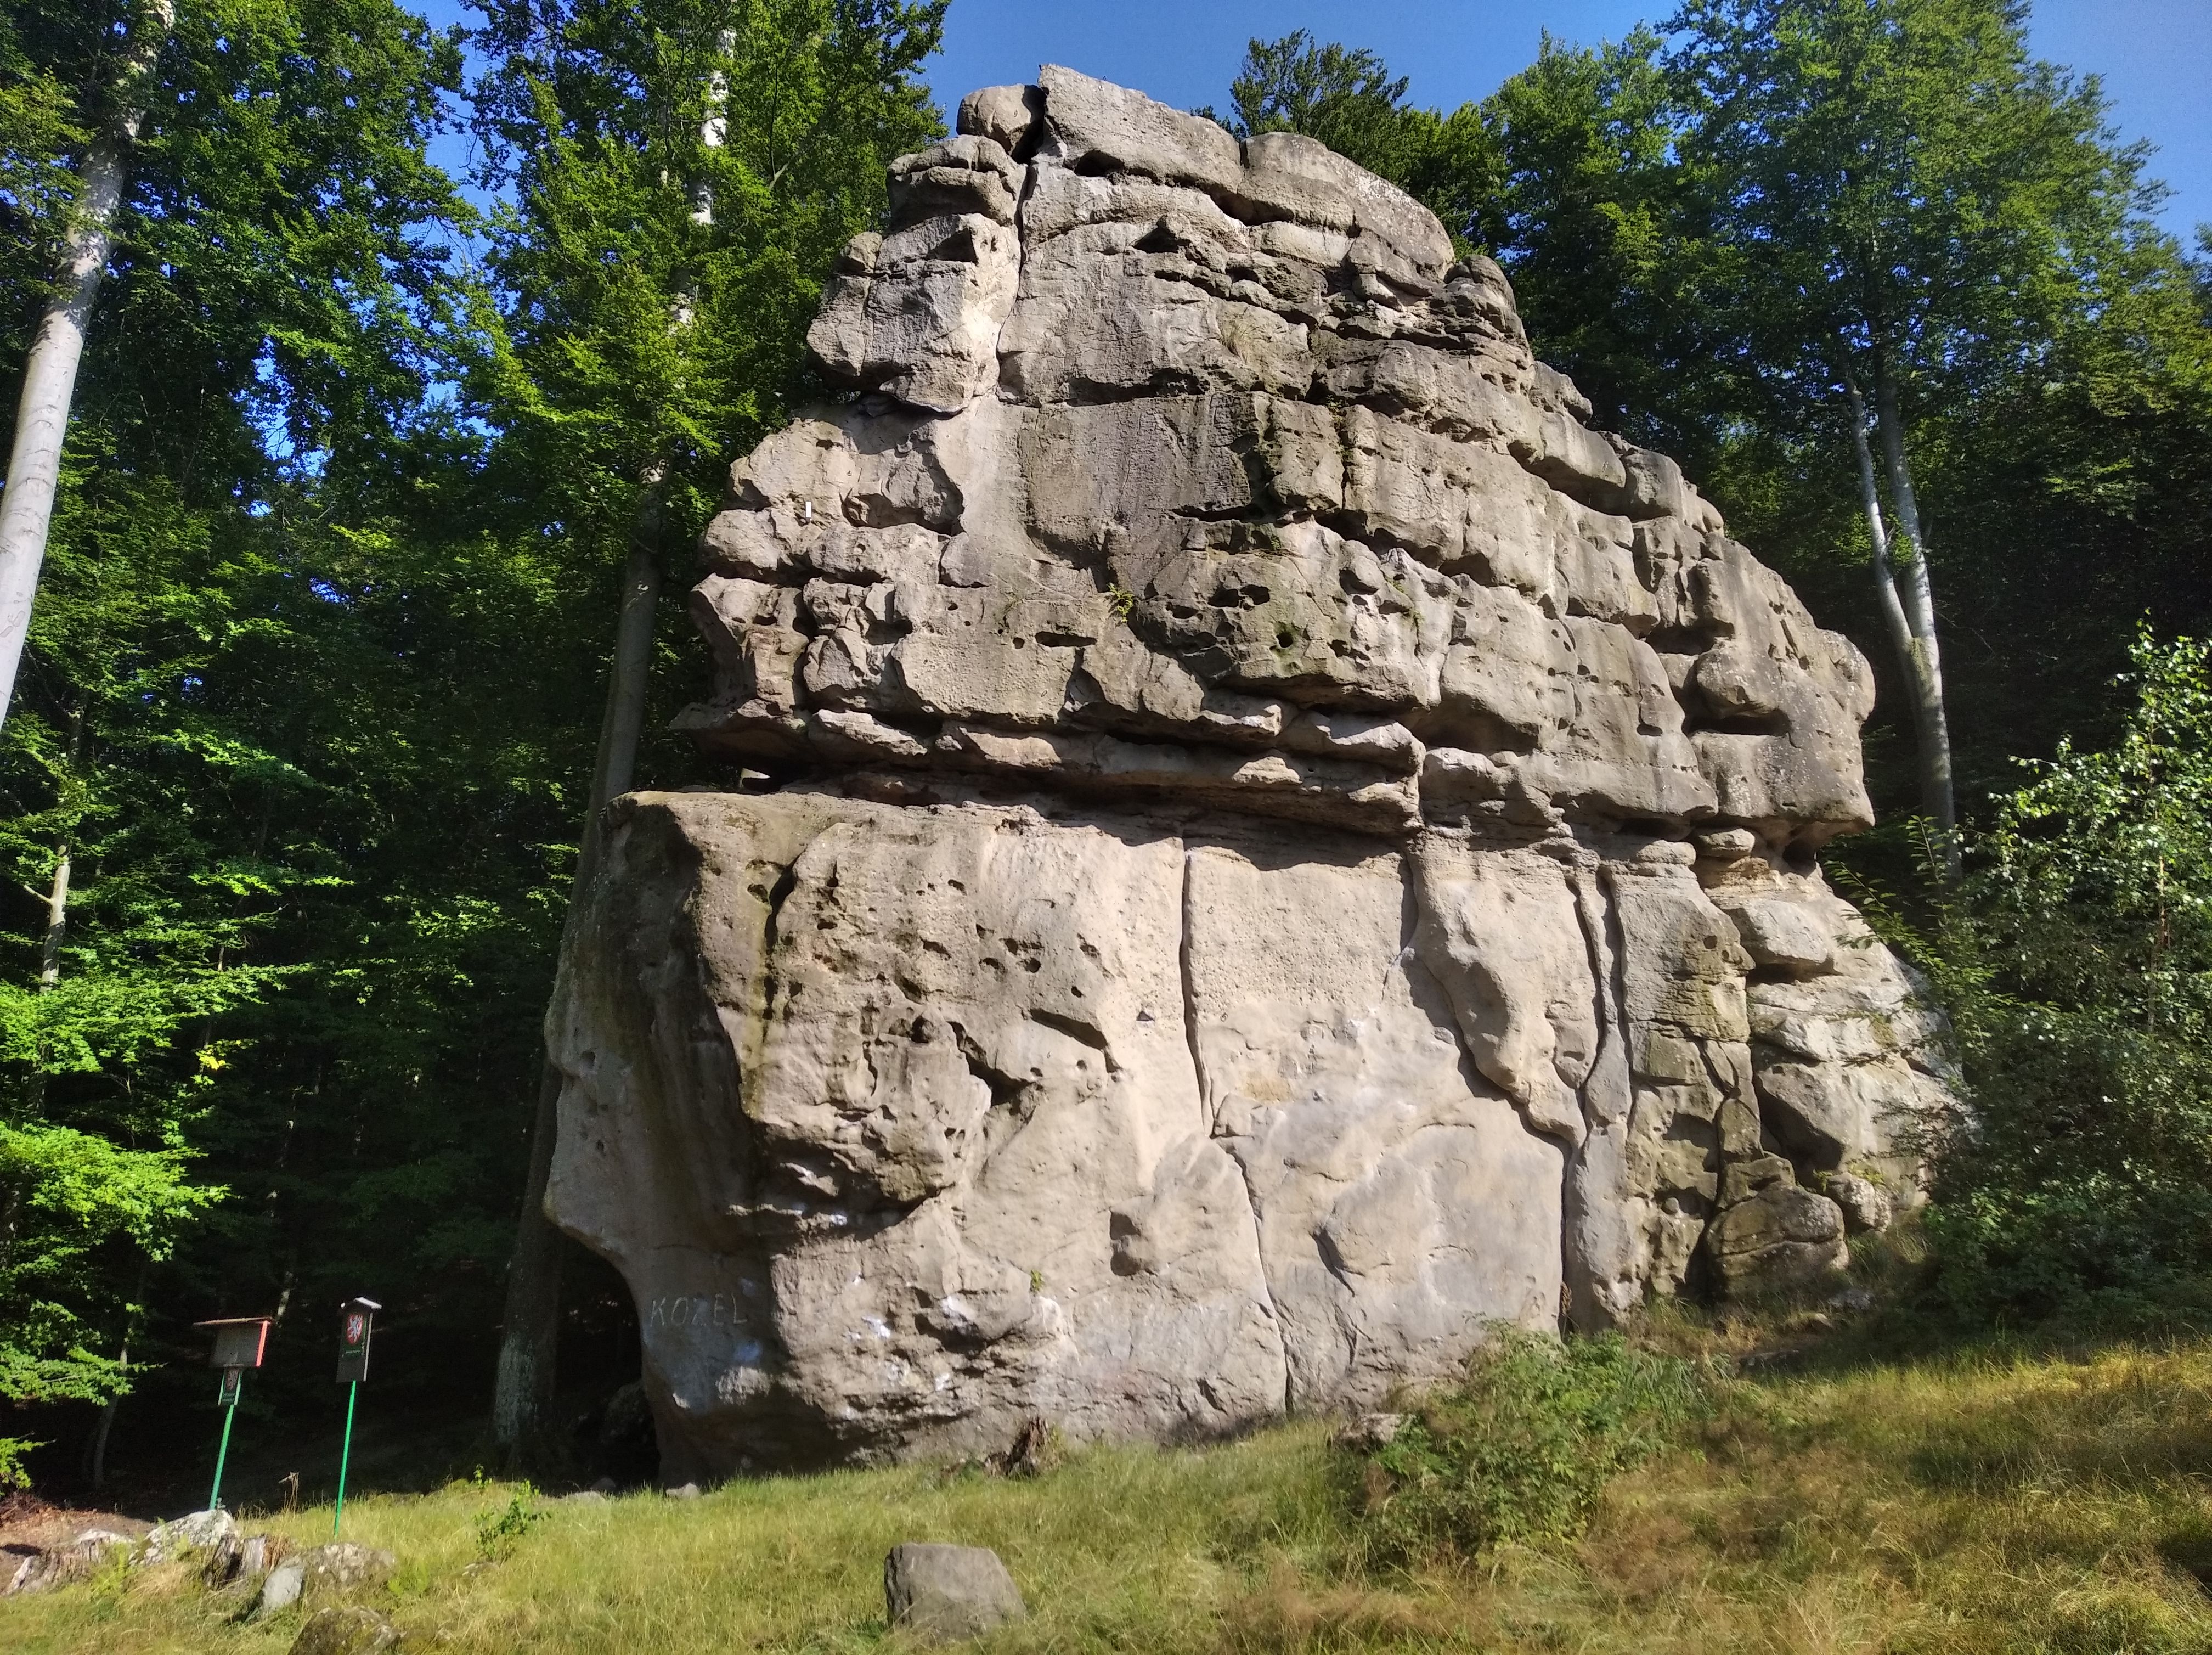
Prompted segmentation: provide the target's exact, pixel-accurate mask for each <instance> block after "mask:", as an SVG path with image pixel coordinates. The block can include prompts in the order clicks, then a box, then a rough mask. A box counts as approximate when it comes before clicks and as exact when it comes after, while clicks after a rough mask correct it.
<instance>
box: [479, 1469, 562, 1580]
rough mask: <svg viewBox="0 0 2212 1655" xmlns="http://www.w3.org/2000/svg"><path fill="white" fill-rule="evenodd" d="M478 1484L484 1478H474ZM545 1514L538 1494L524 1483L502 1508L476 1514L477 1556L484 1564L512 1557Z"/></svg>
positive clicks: (487, 1509)
mask: <svg viewBox="0 0 2212 1655" xmlns="http://www.w3.org/2000/svg"><path fill="white" fill-rule="evenodd" d="M477 1481H478V1482H479V1483H481V1482H483V1474H482V1473H481V1472H479V1473H478V1474H477ZM545 1517H546V1513H545V1512H544V1510H543V1509H542V1508H541V1507H540V1506H538V1490H537V1489H536V1488H533V1487H532V1485H531V1484H530V1483H528V1482H524V1483H522V1484H521V1485H520V1487H518V1488H516V1489H515V1490H514V1492H513V1493H512V1494H509V1495H508V1496H507V1504H506V1505H505V1506H497V1507H491V1506H487V1507H485V1508H484V1509H483V1510H482V1511H480V1512H477V1519H476V1530H477V1558H478V1559H479V1560H481V1561H483V1562H486V1563H496V1562H499V1561H501V1560H503V1559H506V1558H509V1557H512V1556H513V1555H514V1549H515V1548H516V1547H518V1546H520V1544H521V1543H522V1542H524V1541H525V1540H526V1539H528V1538H529V1536H530V1531H531V1530H532V1529H534V1528H536V1527H537V1526H538V1524H541V1523H543V1522H544V1521H545Z"/></svg>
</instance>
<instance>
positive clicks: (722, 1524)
mask: <svg viewBox="0 0 2212 1655" xmlns="http://www.w3.org/2000/svg"><path fill="white" fill-rule="evenodd" d="M2209 1473H2212V1344H2204V1345H2196V1346H2191V1347H2186V1348H2179V1349H2175V1350H2171V1351H2162V1352H2159V1351H2144V1350H2130V1351H2120V1352H2107V1353H2106V1354H2100V1355H2097V1356H2095V1357H2093V1358H2091V1359H2089V1360H2082V1361H2078V1362H2077V1361H2069V1360H2064V1359H2062V1358H2049V1357H2045V1358H2039V1359H2034V1360H2027V1359H2021V1360H1988V1359H1982V1360H1949V1361H1947V1362H1943V1363H1940V1364H1933V1365H1921V1366H1880V1365H1876V1366H1867V1367H1863V1368H1860V1369H1858V1370H1857V1371H1854V1372H1839V1373H1838V1374H1835V1375H1832V1376H1829V1377H1820V1376H1812V1375H1808V1376H1800V1377H1795V1378H1770V1379H1766V1380H1762V1381H1759V1382H1756V1383H1751V1382H1746V1383H1741V1384H1736V1385H1734V1386H1731V1387H1730V1390H1729V1395H1728V1396H1727V1399H1726V1401H1725V1402H1724V1405H1723V1409H1722V1410H1721V1413H1720V1415H1719V1417H1718V1420H1717V1422H1716V1423H1715V1424H1714V1425H1713V1426H1712V1427H1711V1428H1710V1429H1709V1430H1707V1431H1706V1433H1705V1435H1704V1437H1703V1439H1702V1440H1701V1441H1700V1442H1699V1443H1698V1444H1697V1445H1694V1446H1692V1447H1688V1448H1686V1449H1684V1450H1683V1451H1679V1452H1677V1453H1674V1454H1672V1455H1670V1456H1668V1457H1667V1458H1665V1459H1663V1460H1661V1461H1657V1462H1655V1463H1652V1464H1650V1465H1649V1466H1647V1467H1646V1468H1645V1469H1643V1470H1641V1471H1638V1472H1636V1473H1633V1474H1632V1475H1630V1476H1626V1477H1623V1478H1621V1479H1620V1480H1618V1481H1617V1482H1615V1483H1614V1484H1613V1486H1612V1487H1611V1488H1610V1489H1609V1490H1608V1492H1607V1496H1606V1499H1605V1500H1604V1502H1603V1504H1602V1506H1601V1508H1600V1511H1599V1512H1598V1514H1597V1518H1596V1520H1595V1523H1594V1524H1593V1525H1592V1527H1591V1529H1590V1530H1589V1535H1588V1536H1587V1537H1586V1538H1585V1539H1584V1540H1583V1542H1581V1543H1580V1544H1579V1545H1577V1546H1575V1547H1572V1548H1561V1549H1553V1550H1549V1551H1542V1550H1522V1549H1507V1550H1505V1551H1504V1552H1502V1553H1501V1554H1499V1555H1495V1556H1492V1557H1491V1558H1488V1559H1486V1560H1485V1561H1484V1562H1483V1563H1482V1564H1480V1565H1479V1566H1477V1567H1471V1568H1466V1569H1462V1570H1452V1569H1448V1568H1442V1567H1439V1568H1437V1569H1436V1570H1433V1571H1431V1572H1429V1573H1424V1574H1421V1575H1419V1576H1415V1577H1410V1578H1408V1577H1402V1576H1401V1577H1398V1578H1395V1579H1386V1580H1381V1581H1376V1580H1363V1579H1361V1577H1360V1576H1359V1575H1358V1573H1357V1571H1356V1569H1354V1568H1353V1567H1352V1561H1351V1560H1352V1558H1353V1556H1354V1555H1355V1552H1356V1543H1357V1542H1356V1533H1355V1531H1353V1530H1350V1529H1348V1528H1347V1527H1346V1522H1345V1520H1344V1519H1343V1518H1340V1517H1339V1516H1338V1515H1337V1513H1338V1512H1340V1509H1341V1508H1340V1506H1339V1505H1338V1503H1337V1501H1336V1500H1334V1498H1333V1496H1332V1494H1331V1488H1332V1483H1331V1473H1330V1470H1329V1465H1328V1453H1327V1451H1326V1449H1325V1447H1324V1445H1323V1440H1322V1434H1321V1433H1320V1432H1319V1430H1318V1429H1317V1428H1316V1427H1310V1426H1297V1427H1285V1428H1283V1429H1280V1430H1276V1431H1273V1432H1269V1433H1265V1434H1263V1435H1261V1436H1259V1437H1256V1438H1254V1439H1250V1440H1249V1441H1245V1442H1243V1443H1238V1444H1234V1445H1225V1446H1222V1447H1218V1448H1215V1449H1212V1450H1209V1451H1203V1452H1197V1451H1145V1450H1110V1451H1109V1450H1098V1451H1085V1452H1082V1453H1079V1454H1076V1455H1074V1456H1073V1457H1070V1458H1069V1459H1068V1461H1067V1462H1066V1463H1063V1464H1062V1465H1060V1467H1058V1468H1057V1469H1054V1470H1053V1471H1051V1472H1049V1473H1048V1475H1046V1476H1044V1477H1042V1478H1041V1479H1038V1480H1036V1481H1031V1482H995V1481H991V1480H987V1479H985V1478H983V1477H981V1476H978V1475H976V1474H974V1473H972V1472H971V1473H965V1474H961V1475H957V1476H950V1477H947V1476H940V1475H939V1474H937V1473H933V1472H931V1471H928V1470H924V1469H902V1470H892V1471H879V1472H854V1473H845V1474H839V1475H836V1476H822V1477H815V1478H804V1479H787V1480H775V1481H767V1482H752V1483H743V1484H733V1485H732V1486H730V1487H728V1488H723V1489H721V1490H720V1491H718V1492H715V1493H714V1494H708V1496H707V1497H705V1498H704V1499H702V1500H697V1501H684V1502H678V1501H671V1500H663V1499H660V1498H659V1497H658V1496H655V1495H640V1496H634V1497H629V1498H625V1499H621V1500H611V1501H608V1502H605V1503H603V1504H594V1503H571V1504H559V1503H549V1504H548V1505H547V1506H545V1507H544V1509H546V1510H547V1511H548V1512H550V1515H549V1516H548V1517H547V1518H546V1519H545V1520H544V1522H542V1523H541V1524H538V1525H537V1526H535V1527H534V1528H533V1529H532V1530H531V1531H530V1532H529V1533H527V1534H526V1536H524V1537H523V1538H522V1539H521V1540H520V1542H517V1543H516V1544H515V1546H514V1548H513V1552H512V1555H509V1556H507V1558H506V1559H505V1560H504V1561H497V1562H492V1563H479V1562H478V1561H477V1551H478V1541H477V1519H478V1517H479V1515H480V1514H481V1513H483V1512H487V1511H488V1510H489V1509H491V1508H495V1507H498V1506H503V1505H504V1503H505V1502H506V1500H507V1497H508V1494H509V1493H510V1492H511V1491H509V1490H506V1489H502V1488H496V1487H494V1488H471V1487H469V1486H465V1485H456V1486H454V1487H453V1488H448V1489H447V1490H445V1491H443V1492H441V1493H438V1494H430V1495H427V1496H422V1497H397V1496H393V1497H379V1498H370V1499H365V1500H357V1501H355V1502H352V1503H350V1504H349V1506H348V1510H347V1524H346V1526H347V1537H348V1538H349V1539H358V1540H362V1541H366V1542H370V1543H373V1544H375V1545H380V1546H386V1547H389V1548H391V1549H392V1550H394V1551H396V1552H397V1553H398V1555H399V1556H400V1557H401V1559H402V1568H401V1573H400V1576H399V1578H398V1580H397V1581H396V1582H395V1583H394V1588H393V1591H392V1594H391V1595H390V1596H389V1597H388V1598H387V1599H386V1607H387V1608H388V1609H390V1611H391V1612H392V1615H394V1616H395V1618H396V1619H397V1620H398V1622H399V1623H400V1625H401V1626H402V1627H403V1628H404V1629H405V1630H406V1631H407V1632H408V1633H409V1634H410V1642H411V1643H412V1645H413V1646H414V1647H416V1648H417V1649H425V1648H431V1649H440V1650H452V1651H455V1652H484V1655H513V1652H516V1651H519V1650H525V1649H526V1650H530V1651H533V1652H540V1651H561V1652H568V1651H575V1652H602V1651H604V1652H609V1655H614V1652H622V1655H643V1652H654V1655H660V1652H667V1655H692V1652H700V1655H704V1652H708V1651H714V1652H725V1651H729V1650H743V1649H746V1648H759V1649H771V1650H794V1651H795V1650H811V1651H821V1652H825V1655H826V1652H836V1651H842V1650H847V1649H859V1648H865V1647H869V1646H875V1645H878V1644H879V1643H882V1642H884V1640H885V1634H884V1628H883V1625H882V1619H881V1617H882V1612H883V1600H882V1595H881V1585H880V1573H879V1569H880V1565H881V1560H882V1557H883V1554H884V1551H885V1550H886V1549H888V1548H889V1547H890V1545H891V1544H893V1543H894V1542H897V1541H900V1540H904V1539H941V1540H956V1541H962V1542H970V1543H975V1544H982V1545H989V1546H994V1547H996V1548H997V1549H999V1551H1000V1554H1001V1555H1003V1556H1004V1557H1005V1558H1006V1561H1007V1562H1008V1564H1009V1566H1010V1567H1012V1571H1013V1573H1014V1575H1015V1578H1016V1579H1018V1581H1019V1582H1020V1584H1021V1585H1022V1587H1023V1589H1024V1591H1025V1592H1026V1594H1027V1595H1028V1597H1029V1600H1030V1605H1031V1608H1032V1609H1033V1610H1034V1611H1035V1618H1034V1619H1033V1620H1032V1621H1031V1622H1029V1623H1028V1624H1027V1625H1026V1626H1025V1627H1023V1628H1018V1629H1015V1630H1012V1631H1010V1632H1008V1633H1006V1634H1003V1635H1002V1636H1001V1637H1000V1638H999V1639H998V1640H994V1642H993V1643H992V1644H990V1645H989V1646H987V1648H988V1649H989V1650H991V1651H993V1652H996V1651H999V1650H1005V1651H1014V1650H1022V1651H1030V1650H1035V1651H1054V1652H1076V1651H1089V1650H1107V1649H1112V1650H1127V1651H1132V1652H1145V1655H1173V1652H1179V1651H1184V1650H1191V1651H1200V1650H1203V1651H1225V1652H1259V1651H1275V1650H1291V1649H1297V1650H1312V1651H1323V1650H1339V1649H1344V1650H1349V1649H1379V1648H1408V1649H1431V1648H1437V1649H1440V1648H1454V1649H1459V1648H1468V1649H1478V1648H1479V1649H1489V1648H1514V1649H1572V1650H1577V1651H1589V1652H1600V1651H1611V1650H1623V1651H1626V1650H1634V1651H1636V1652H1638V1655H1671V1652H1675V1651H1682V1652H1690V1651H1696V1652H1699V1655H1722V1652H1731V1651H1738V1650H1742V1651H1753V1650H1757V1651H1770V1650H1778V1651H1806V1652H1814V1651H1820V1652H1826V1651H1845V1650H1851V1651H1862V1650H1863V1651H1874V1650H1884V1651H1919V1650H1931V1651H1932V1650H1941V1651H1992V1652H1994V1651H2007V1652H2012V1651H2033V1650H2051V1651H2069V1652H2092V1651H2110V1652H2121V1651H2130V1652H2134V1651H2166V1650H2206V1651H2212V1597H2207V1595H2206V1591H2205V1589H2204V1588H2203V1586H2200V1585H2198V1584H2197V1579H2196V1578H2195V1576H2194V1575H2192V1574H2191V1572H2190V1570H2191V1566H2194V1567H2200V1568H2203V1569H2204V1570H2205V1571H2206V1572H2207V1573H2208V1574H2212V1485H2208V1483H2207V1481H2206V1478H2207V1475H2208V1474H2209ZM329 1522H330V1518H329V1512H328V1508H327V1507H325V1508H324V1510H323V1511H322V1512H320V1513H319V1514H318V1513H316V1512H302V1513H300V1514H298V1515H296V1516H295V1517H291V1518H274V1519H270V1521H269V1523H268V1524H267V1525H266V1526H268V1527H270V1528H272V1529H279V1530H284V1531H285V1532H288V1533H289V1534H291V1535H293V1536H295V1537H296V1538H298V1539H300V1540H301V1541H303V1542H314V1541H318V1540H320V1539H322V1538H325V1537H326V1536H327V1535H328V1531H329ZM298 1625H299V1620H298V1616H297V1615H296V1613H295V1614H291V1615H285V1616H283V1617H280V1618H278V1619H277V1620H276V1621H275V1622H272V1623H271V1624H270V1625H268V1626H266V1627H261V1628H247V1627H240V1626H237V1625H234V1624H230V1623H228V1622H225V1621H224V1620H222V1618H221V1616H220V1614H219V1611H218V1608H217V1606H216V1603H215V1601H214V1600H211V1599H210V1598H208V1597H204V1596H203V1595H202V1594H200V1593H198V1592H197V1591H192V1590H190V1589H188V1588H187V1587H186V1586H185V1584H184V1583H183V1582H182V1580H181V1579H179V1578H177V1577H176V1576H174V1575H170V1576H164V1575H163V1574H162V1573H161V1572H159V1571H156V1572H151V1573H150V1575H149V1573H141V1574H140V1575H138V1576H137V1577H131V1578H126V1577H125V1576H124V1575H123V1574H121V1573H119V1572H118V1573H116V1574H113V1575H112V1576H110V1577H108V1578H106V1579H101V1580H99V1581H96V1582H94V1583H92V1584H90V1585H82V1586H77V1587H74V1588H71V1589H69V1590H67V1591H61V1592H58V1593H55V1594H52V1595H51V1596H48V1597H34V1598H29V1599H16V1600H11V1601H9V1602H5V1603H0V1648H4V1649H7V1650H9V1651H10V1652H15V1655H47V1652H63V1651H68V1652H88V1655H90V1652H97V1655H139V1652H149V1651H157V1650H159V1651H172V1650H173V1651H218V1650H220V1651H238V1652H241V1655H244V1652H261V1651H267V1652H271V1655H274V1652H279V1651H282V1650H283V1649H285V1648H287V1647H288V1646H289V1643H290V1640H291V1639H292V1637H293V1636H294V1634H295V1632H296V1630H297V1628H298ZM894 1641H895V1640H894Z"/></svg>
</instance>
